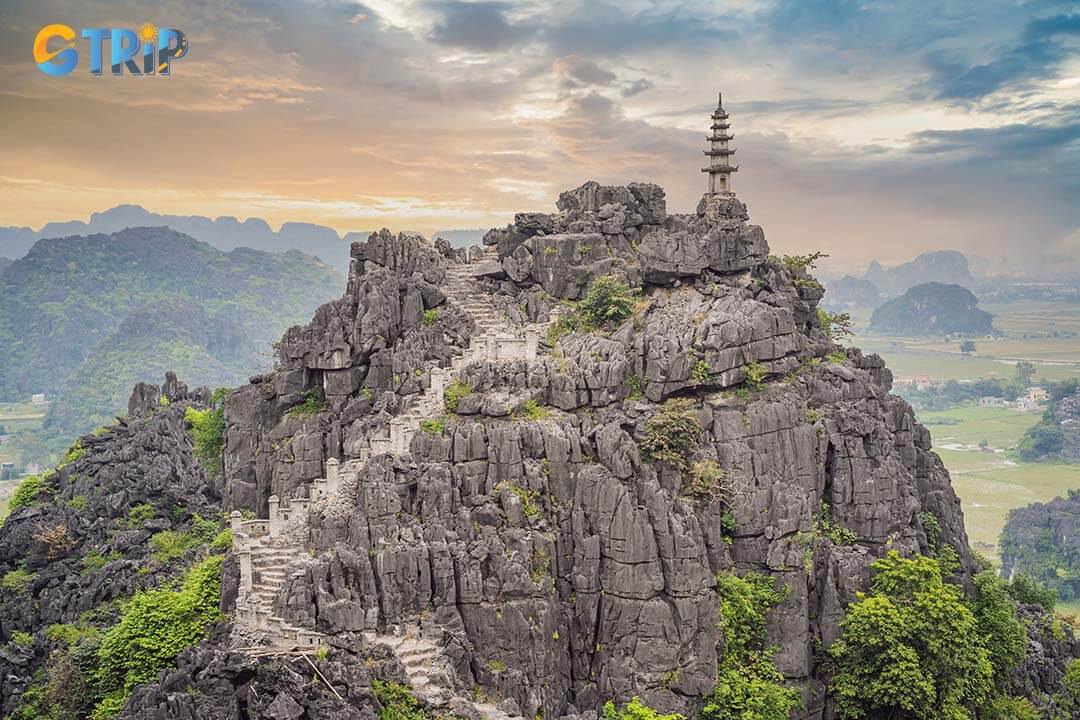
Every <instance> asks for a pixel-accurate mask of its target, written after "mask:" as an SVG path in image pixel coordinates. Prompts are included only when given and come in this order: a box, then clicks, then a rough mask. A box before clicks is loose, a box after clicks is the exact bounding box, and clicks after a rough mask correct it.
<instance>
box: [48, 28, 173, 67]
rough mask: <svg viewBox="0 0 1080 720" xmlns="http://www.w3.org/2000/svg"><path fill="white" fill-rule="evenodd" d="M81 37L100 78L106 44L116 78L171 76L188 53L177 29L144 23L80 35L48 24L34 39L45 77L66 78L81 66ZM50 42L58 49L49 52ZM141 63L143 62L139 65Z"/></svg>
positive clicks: (97, 29)
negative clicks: (136, 27)
mask: <svg viewBox="0 0 1080 720" xmlns="http://www.w3.org/2000/svg"><path fill="white" fill-rule="evenodd" d="M80 35H81V36H82V38H83V39H84V40H86V41H87V44H88V49H89V51H90V74H91V75H101V74H102V67H103V62H104V57H105V44H106V43H108V46H109V70H110V72H111V73H112V74H113V75H123V74H124V69H125V68H127V71H128V74H129V75H171V74H172V62H173V61H174V60H179V59H180V58H182V57H184V56H185V55H187V53H188V43H187V38H186V37H185V36H184V33H182V32H180V31H179V30H176V29H174V28H159V27H157V26H156V25H152V24H150V23H144V24H143V25H141V26H140V27H139V29H138V30H129V29H127V28H83V29H82V32H81V33H79V35H76V33H75V31H74V30H73V29H72V28H70V27H68V26H67V25H62V24H60V23H55V24H53V25H46V26H45V27H43V28H41V30H40V31H38V34H37V37H36V38H34V62H36V63H37V66H38V68H39V69H40V70H41V72H43V73H45V74H46V75H52V76H54V77H59V76H61V75H67V74H69V73H70V72H71V71H72V70H74V69H75V66H76V65H78V64H79V51H78V50H77V49H76V45H77V40H76V38H77V37H79V36H80ZM50 43H51V44H52V45H53V47H59V49H57V50H50V49H49V45H50ZM140 61H141V62H140Z"/></svg>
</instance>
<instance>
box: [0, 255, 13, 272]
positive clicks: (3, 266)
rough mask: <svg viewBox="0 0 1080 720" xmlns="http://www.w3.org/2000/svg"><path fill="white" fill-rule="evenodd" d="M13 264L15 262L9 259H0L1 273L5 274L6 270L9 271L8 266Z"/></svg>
mask: <svg viewBox="0 0 1080 720" xmlns="http://www.w3.org/2000/svg"><path fill="white" fill-rule="evenodd" d="M12 262H13V261H12V260H10V259H9V258H6V257H0V273H2V272H4V270H6V269H7V266H8V265H10V264H11V263H12Z"/></svg>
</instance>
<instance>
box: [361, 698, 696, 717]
mask: <svg viewBox="0 0 1080 720" xmlns="http://www.w3.org/2000/svg"><path fill="white" fill-rule="evenodd" d="M380 720H381V718H380ZM604 720H685V718H684V717H683V716H682V715H679V714H678V713H671V714H670V715H663V714H661V713H658V712H656V711H655V710H653V709H652V708H651V707H649V706H648V705H646V704H645V703H643V702H641V700H640V699H638V698H636V697H635V698H631V700H630V702H629V703H627V704H626V705H624V706H623V707H622V708H621V709H619V708H617V707H615V703H613V702H612V701H610V700H608V701H607V702H606V703H604Z"/></svg>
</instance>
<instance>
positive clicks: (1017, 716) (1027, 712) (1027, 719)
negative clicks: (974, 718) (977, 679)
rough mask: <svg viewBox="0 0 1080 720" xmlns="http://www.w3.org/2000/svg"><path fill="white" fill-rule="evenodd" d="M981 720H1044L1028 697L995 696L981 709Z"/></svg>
mask: <svg viewBox="0 0 1080 720" xmlns="http://www.w3.org/2000/svg"><path fill="white" fill-rule="evenodd" d="M979 720H1043V716H1042V713H1040V712H1039V711H1038V710H1036V709H1035V708H1034V707H1033V706H1032V704H1031V703H1030V702H1028V700H1027V699H1026V698H1017V697H1009V696H1008V695H998V696H995V697H994V698H993V699H992V700H991V701H990V702H989V703H987V704H986V705H985V706H984V707H983V708H981V709H980V710H979Z"/></svg>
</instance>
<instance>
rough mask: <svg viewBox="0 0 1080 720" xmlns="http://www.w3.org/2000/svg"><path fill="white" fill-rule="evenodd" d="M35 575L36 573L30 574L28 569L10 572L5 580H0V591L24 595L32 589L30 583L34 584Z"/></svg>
mask: <svg viewBox="0 0 1080 720" xmlns="http://www.w3.org/2000/svg"><path fill="white" fill-rule="evenodd" d="M35 575H36V573H32V572H30V571H29V570H27V569H26V568H16V569H15V570H9V571H8V572H7V573H6V574H5V575H4V577H3V579H0V589H3V590H5V591H7V592H9V593H15V594H16V595H22V594H23V593H25V592H26V591H27V590H28V589H29V588H30V583H31V582H33V580H34V576H35Z"/></svg>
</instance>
